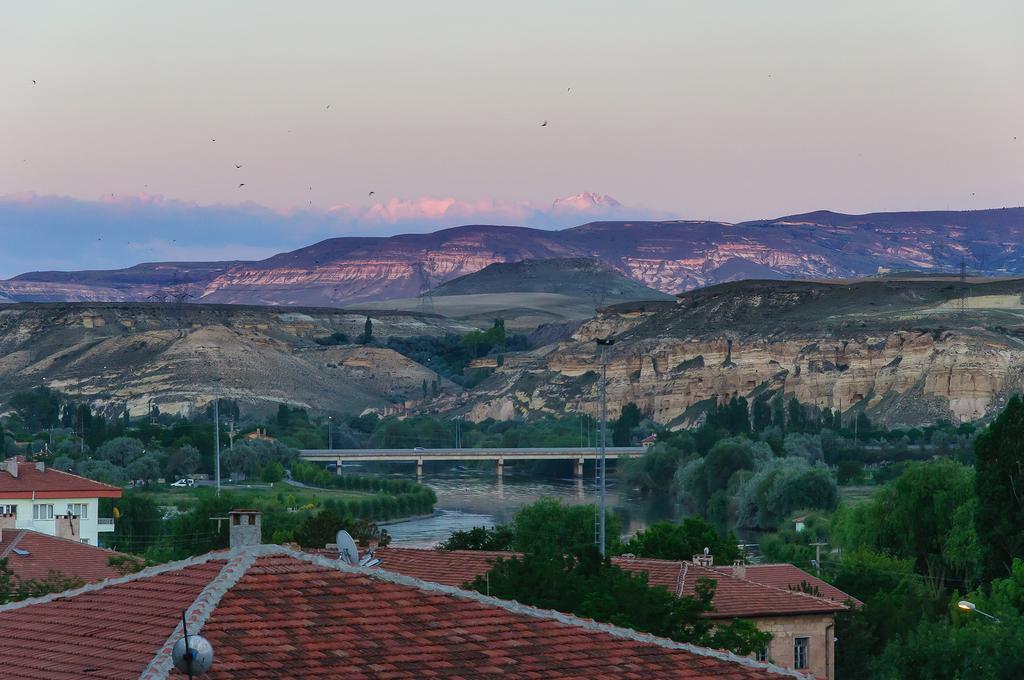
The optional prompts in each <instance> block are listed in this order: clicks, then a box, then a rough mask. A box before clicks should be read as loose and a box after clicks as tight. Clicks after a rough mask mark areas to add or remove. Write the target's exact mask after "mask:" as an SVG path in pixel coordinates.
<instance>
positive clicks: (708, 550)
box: [704, 546, 711, 555]
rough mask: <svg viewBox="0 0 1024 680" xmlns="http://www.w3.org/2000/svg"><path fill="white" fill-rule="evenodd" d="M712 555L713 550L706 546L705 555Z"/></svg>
mask: <svg viewBox="0 0 1024 680" xmlns="http://www.w3.org/2000/svg"><path fill="white" fill-rule="evenodd" d="M710 553H711V549H710V548H708V547H707V546H704V554H705V555H708V554H710Z"/></svg>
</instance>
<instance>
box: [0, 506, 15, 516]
mask: <svg viewBox="0 0 1024 680" xmlns="http://www.w3.org/2000/svg"><path fill="white" fill-rule="evenodd" d="M0 515H14V516H15V517H17V516H18V506H17V505H0Z"/></svg>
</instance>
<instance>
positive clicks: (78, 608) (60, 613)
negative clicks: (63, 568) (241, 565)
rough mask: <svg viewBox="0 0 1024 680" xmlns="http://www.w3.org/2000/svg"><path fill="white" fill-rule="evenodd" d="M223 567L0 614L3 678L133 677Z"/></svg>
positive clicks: (90, 589)
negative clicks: (176, 621)
mask: <svg viewBox="0 0 1024 680" xmlns="http://www.w3.org/2000/svg"><path fill="white" fill-rule="evenodd" d="M223 566H224V565H223V563H216V562H208V563H205V564H198V565H195V566H190V567H186V568H183V569H177V570H173V571H167V572H164V573H160V574H158V575H154V576H152V577H150V578H135V579H133V578H131V577H124V578H122V579H114V580H113V581H111V582H107V583H109V585H106V587H103V588H101V589H96V588H97V586H98V585H99V584H93V585H91V586H85V588H81V589H79V591H84V592H80V594H78V595H75V596H73V597H58V598H39V600H25V601H23V602H16V603H13V604H9V605H4V606H3V607H0V667H2V668H3V676H4V678H10V679H12V680H14V679H17V680H22V679H25V680H28V679H29V678H33V679H37V680H72V679H74V680H81V678H88V677H96V678H108V679H112V680H119V679H121V678H132V679H135V678H138V677H139V673H140V672H141V671H142V669H143V668H145V666H146V664H147V663H149V661H150V659H152V658H153V654H154V652H155V651H156V650H157V649H159V648H160V645H162V644H163V643H164V642H165V641H166V640H167V636H168V635H169V634H170V631H171V629H172V628H173V623H172V622H173V621H174V620H175V619H176V617H180V616H181V612H182V610H183V609H185V608H186V607H188V606H190V605H191V604H192V602H193V601H194V600H195V599H196V597H197V596H198V595H199V593H200V592H201V591H202V590H203V588H204V587H205V586H206V585H207V584H208V583H209V582H210V580H211V579H212V578H213V577H215V576H216V575H217V574H218V573H219V572H220V571H221V568H222V567H223ZM140 573H142V572H140ZM118 581H123V582H122V583H120V584H118V583H117V582H118ZM70 592H71V593H75V592H76V591H70ZM34 602H37V603H36V604H30V603H34Z"/></svg>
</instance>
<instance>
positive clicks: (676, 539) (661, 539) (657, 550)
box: [622, 517, 741, 564]
mask: <svg viewBox="0 0 1024 680" xmlns="http://www.w3.org/2000/svg"><path fill="white" fill-rule="evenodd" d="M736 544H737V540H736V537H735V536H732V535H730V536H728V537H723V536H722V535H721V534H720V533H719V532H718V530H717V529H715V527H714V525H713V524H711V523H710V522H708V521H706V520H704V519H702V518H700V517H686V518H684V519H683V521H682V522H680V523H679V524H674V523H672V522H656V523H654V524H651V525H650V526H648V527H647V528H646V529H644V530H642V531H638V532H637V533H636V534H634V535H633V538H631V539H629V541H628V542H627V543H626V544H625V545H624V546H623V547H622V551H623V552H626V553H632V554H633V555H636V556H637V557H651V558H657V559H663V560H689V559H691V558H692V557H693V556H694V555H698V554H700V553H702V552H703V551H704V548H708V550H709V552H710V553H711V554H712V555H714V557H715V560H716V564H731V563H732V562H733V561H734V560H737V559H739V558H740V557H741V555H740V551H739V548H738V547H737V546H736Z"/></svg>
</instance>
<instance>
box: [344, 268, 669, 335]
mask: <svg viewBox="0 0 1024 680" xmlns="http://www.w3.org/2000/svg"><path fill="white" fill-rule="evenodd" d="M671 299H672V297H671V296H670V295H666V294H665V293H661V292H659V291H656V290H652V289H650V288H647V287H645V286H643V285H641V284H639V283H637V282H635V281H632V280H631V279H628V278H626V277H625V276H623V275H622V274H619V273H618V272H616V271H614V270H613V269H612V268H611V267H609V266H608V265H606V264H604V263H603V262H601V261H599V260H594V259H590V258H556V259H550V260H523V261H521V262H509V263H504V262H500V263H495V264H490V265H487V266H486V267H484V268H483V269H481V270H480V271H478V272H474V273H472V274H467V275H465V276H460V277H459V278H457V279H452V280H451V281H449V282H447V283H443V284H441V285H440V286H438V287H437V288H434V289H433V290H432V291H430V294H429V295H422V296H419V297H416V298H404V299H397V300H386V301H381V302H364V303H358V304H355V305H352V308H353V309H379V310H385V309H388V310H396V311H429V312H434V313H437V314H442V315H444V316H446V317H449V318H452V319H457V320H459V321H463V322H465V323H468V324H472V325H474V326H477V327H479V328H488V327H490V326H491V324H492V323H493V322H494V319H496V318H501V319H503V320H504V321H505V327H506V328H508V329H509V330H511V331H515V332H528V331H533V330H535V329H536V328H537V327H539V326H541V325H544V324H564V323H567V322H581V321H584V320H586V319H589V318H591V317H592V316H593V315H594V313H595V311H596V310H597V308H598V307H600V306H602V305H605V304H611V303H615V302H621V301H625V300H671Z"/></svg>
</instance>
